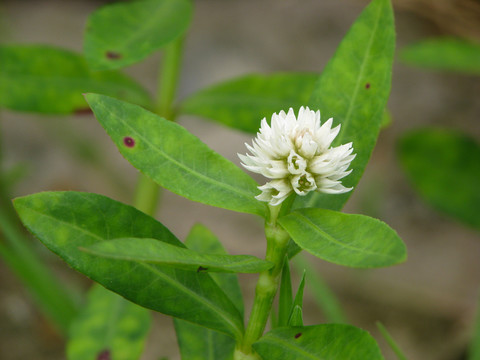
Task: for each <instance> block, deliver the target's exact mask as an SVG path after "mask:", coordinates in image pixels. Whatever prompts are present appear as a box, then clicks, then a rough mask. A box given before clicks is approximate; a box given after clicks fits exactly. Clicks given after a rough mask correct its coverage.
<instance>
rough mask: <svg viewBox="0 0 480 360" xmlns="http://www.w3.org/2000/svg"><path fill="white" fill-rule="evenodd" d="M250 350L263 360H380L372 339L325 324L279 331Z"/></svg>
mask: <svg viewBox="0 0 480 360" xmlns="http://www.w3.org/2000/svg"><path fill="white" fill-rule="evenodd" d="M253 348H254V349H255V351H257V352H258V353H259V354H260V356H261V357H262V359H264V360H278V359H284V360H287V359H288V360H316V359H318V360H346V359H349V360H382V359H383V356H382V354H381V353H380V349H379V348H378V345H377V343H376V342H375V340H374V339H373V338H372V336H371V335H370V334H369V333H368V332H366V331H364V330H361V329H358V328H356V327H353V326H350V325H342V324H325V325H315V326H302V327H293V328H280V329H275V330H272V331H270V332H269V333H267V334H266V335H265V336H263V337H262V338H260V340H259V341H257V342H256V343H255V344H253Z"/></svg>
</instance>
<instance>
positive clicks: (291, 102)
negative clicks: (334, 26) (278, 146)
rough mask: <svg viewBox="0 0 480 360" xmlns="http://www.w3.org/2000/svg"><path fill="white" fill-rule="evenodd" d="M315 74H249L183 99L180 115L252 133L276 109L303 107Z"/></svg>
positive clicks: (308, 96)
mask: <svg viewBox="0 0 480 360" xmlns="http://www.w3.org/2000/svg"><path fill="white" fill-rule="evenodd" d="M317 80H318V74H313V73H278V74H269V75H262V74H250V75H245V76H241V77H239V78H236V79H233V80H227V81H225V82H223V83H220V84H216V85H213V86H211V87H209V88H206V89H203V90H200V91H198V92H196V93H194V94H193V95H190V96H189V97H187V98H186V99H185V100H183V102H182V103H181V104H180V112H181V113H184V114H190V115H197V116H201V117H204V118H207V119H211V120H215V121H217V122H219V123H222V124H224V125H227V126H230V127H232V128H234V129H237V130H242V131H246V132H249V133H252V134H255V133H257V132H258V130H259V129H260V121H261V120H262V119H263V118H264V117H266V118H267V120H270V118H271V116H272V114H273V113H278V112H279V111H280V110H285V111H288V109H289V108H291V107H292V108H293V109H294V110H295V112H297V111H298V109H299V108H300V106H304V105H307V102H308V99H309V98H310V94H311V93H312V91H313V88H314V86H315V83H316V82H317Z"/></svg>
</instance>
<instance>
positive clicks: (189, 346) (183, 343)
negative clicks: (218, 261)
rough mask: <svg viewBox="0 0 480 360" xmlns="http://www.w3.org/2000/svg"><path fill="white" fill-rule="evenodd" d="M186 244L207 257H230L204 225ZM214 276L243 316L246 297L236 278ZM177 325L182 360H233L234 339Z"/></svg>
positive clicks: (189, 325)
mask: <svg viewBox="0 0 480 360" xmlns="http://www.w3.org/2000/svg"><path fill="white" fill-rule="evenodd" d="M185 245H187V246H188V248H190V249H192V250H195V251H198V252H203V253H206V254H220V255H222V254H223V255H224V254H227V252H226V251H225V249H224V248H223V246H222V244H221V243H220V242H219V241H218V239H217V237H216V236H215V235H214V234H213V233H212V232H211V231H210V230H209V229H207V228H206V227H205V226H203V225H201V224H195V225H194V226H193V227H192V229H191V230H190V233H189V234H188V236H187V238H186V240H185ZM211 276H212V278H213V280H215V281H216V282H217V284H218V285H219V286H220V287H221V288H222V289H223V290H224V291H225V293H226V294H227V296H228V297H230V299H231V300H232V302H233V303H234V304H235V305H236V306H237V308H238V310H239V311H240V312H241V313H242V314H243V300H242V299H243V297H242V293H241V290H240V284H239V283H238V277H237V275H235V274H228V273H212V274H211ZM174 324H175V331H176V333H177V339H178V343H179V347H180V354H181V355H182V359H183V360H231V359H232V356H233V350H234V348H235V341H234V340H233V339H232V338H231V337H228V336H226V335H224V334H221V333H219V332H217V331H214V330H210V329H206V328H203V327H200V326H198V325H195V324H192V323H189V322H186V321H183V320H179V319H175V320H174Z"/></svg>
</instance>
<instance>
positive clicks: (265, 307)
mask: <svg viewBox="0 0 480 360" xmlns="http://www.w3.org/2000/svg"><path fill="white" fill-rule="evenodd" d="M280 208H281V206H276V207H272V206H270V215H269V218H268V219H267V222H266V223H265V236H266V238H267V254H266V256H265V260H267V261H270V262H272V263H273V264H274V266H273V267H272V268H271V269H270V270H267V271H263V272H261V273H260V276H259V278H258V282H257V286H256V288H255V300H254V302H253V307H252V313H251V315H250V320H249V322H248V325H247V329H246V331H245V336H244V338H243V342H242V344H239V345H237V350H236V352H235V357H234V359H235V360H240V359H255V358H256V355H254V354H253V350H252V344H253V343H254V342H256V341H257V340H258V339H260V337H261V336H262V335H263V332H264V331H265V326H266V324H267V320H268V317H269V315H270V311H271V309H272V304H273V299H274V298H275V294H276V293H277V289H278V285H279V279H280V274H281V272H282V267H283V262H284V261H285V254H286V252H287V245H288V240H289V239H290V236H289V235H288V233H287V232H286V231H285V230H283V229H282V228H281V227H280V226H279V225H278V224H277V216H278V213H279V211H280ZM257 358H258V357H257Z"/></svg>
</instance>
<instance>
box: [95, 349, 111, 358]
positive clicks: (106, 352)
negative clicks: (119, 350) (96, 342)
mask: <svg viewBox="0 0 480 360" xmlns="http://www.w3.org/2000/svg"><path fill="white" fill-rule="evenodd" d="M97 360H112V357H111V356H110V350H108V349H105V350H102V351H100V352H99V353H98V356H97Z"/></svg>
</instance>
